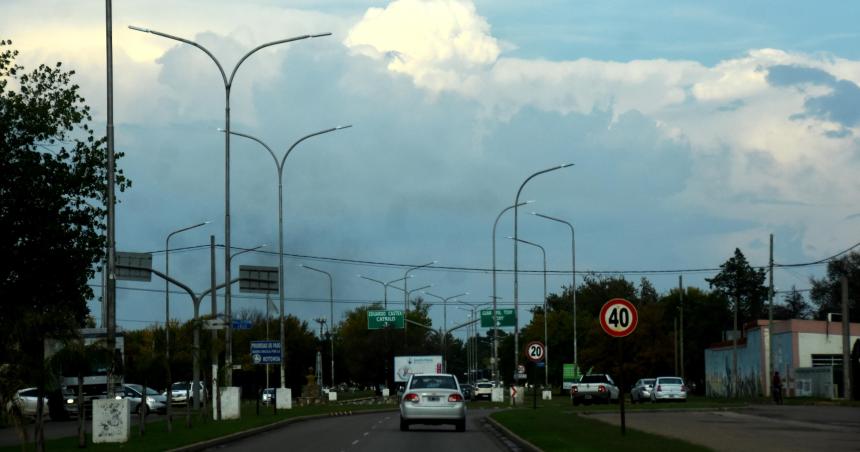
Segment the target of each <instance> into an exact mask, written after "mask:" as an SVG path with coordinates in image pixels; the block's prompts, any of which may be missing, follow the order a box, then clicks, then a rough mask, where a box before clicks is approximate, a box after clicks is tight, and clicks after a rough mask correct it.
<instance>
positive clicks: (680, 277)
mask: <svg viewBox="0 0 860 452" xmlns="http://www.w3.org/2000/svg"><path fill="white" fill-rule="evenodd" d="M678 296H679V297H680V300H681V301H680V303H679V305H678V309H680V310H681V328H680V333H681V343H680V346H681V379H682V380H683V379H684V276H683V275H678Z"/></svg>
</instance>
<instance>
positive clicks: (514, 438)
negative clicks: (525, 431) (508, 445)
mask: <svg viewBox="0 0 860 452" xmlns="http://www.w3.org/2000/svg"><path fill="white" fill-rule="evenodd" d="M484 419H486V420H487V422H488V423H490V424H491V425H492V426H493V427H494V428H496V429H498V430H499V432H500V433H501V434H502V436H504V437H505V438H507V439H508V440H509V441H511V442H512V443H514V444H516V445H517V446H519V447H520V449H522V450H526V451H529V452H540V451H541V449H540V448H539V447H537V446H535V445H534V444H532V443H530V442H528V441H526V440H525V439H523V438H522V437H521V436H519V435H517V434H516V433H514V432H512V431H511V430H509V429H508V428H507V427H505V426H504V425H502V424H501V423H499V421H497V420H495V419H493V418H492V417H491V416H490V415H488V416H487V417H485V418H484Z"/></svg>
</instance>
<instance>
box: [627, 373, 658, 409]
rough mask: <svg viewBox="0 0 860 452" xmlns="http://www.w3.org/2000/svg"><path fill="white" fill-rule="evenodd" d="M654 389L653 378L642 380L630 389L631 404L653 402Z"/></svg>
mask: <svg viewBox="0 0 860 452" xmlns="http://www.w3.org/2000/svg"><path fill="white" fill-rule="evenodd" d="M652 389H654V379H653V378H642V379H640V380H639V381H637V382H636V384H635V385H633V388H631V389H630V403H642V402H646V401H648V402H650V401H651V390H652Z"/></svg>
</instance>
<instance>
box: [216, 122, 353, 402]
mask: <svg viewBox="0 0 860 452" xmlns="http://www.w3.org/2000/svg"><path fill="white" fill-rule="evenodd" d="M349 127H352V126H351V125H346V126H337V127H332V128H329V129H325V130H320V131H319V132H314V133H311V134H308V135H305V136H303V137H301V138H299V139H298V140H296V141H295V142H294V143H293V144H292V146H290V147H289V148H288V149H287V152H286V153H285V154H284V156H283V157H281V158H280V159H278V157H277V156H276V155H275V152H274V151H272V148H270V147H269V145H267V144H266V143H264V142H263V140H261V139H259V138H257V137H255V136H253V135H248V134H246V133H240V132H232V131H230V130H225V129H218V131H219V132H224V133H225V135H236V136H240V137H242V138H247V139H249V140H252V141H256V142H257V143H259V144H260V145H261V146H263V148H265V149H266V151H268V152H269V155H271V156H272V160H274V162H275V167H277V169H278V302H279V309H280V317H279V323H280V342H281V366H280V367H281V387H282V388H285V387H286V386H287V378H286V371H285V364H286V362H287V361H286V357H285V354H286V344H285V341H284V337H285V335H284V164H285V163H286V162H287V157H289V156H290V153H291V152H293V149H295V148H296V146H298V144H299V143H301V142H302V141H305V140H307V139H308V138H312V137H315V136H318V135H323V134H326V133H329V132H334V131H336V130H342V129H347V128H349Z"/></svg>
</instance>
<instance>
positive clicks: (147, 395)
mask: <svg viewBox="0 0 860 452" xmlns="http://www.w3.org/2000/svg"><path fill="white" fill-rule="evenodd" d="M122 387H123V392H124V396H125V398H126V399H129V401H130V407H131V411H139V412H140V413H141V414H146V413H149V412H152V411H154V412H156V413H164V412H166V411H167V397H166V396H165V395H164V394H159V393H158V391H156V390H155V389H152V388H144V387H143V386H141V385H138V384H133V383H127V384H124V385H122Z"/></svg>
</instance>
